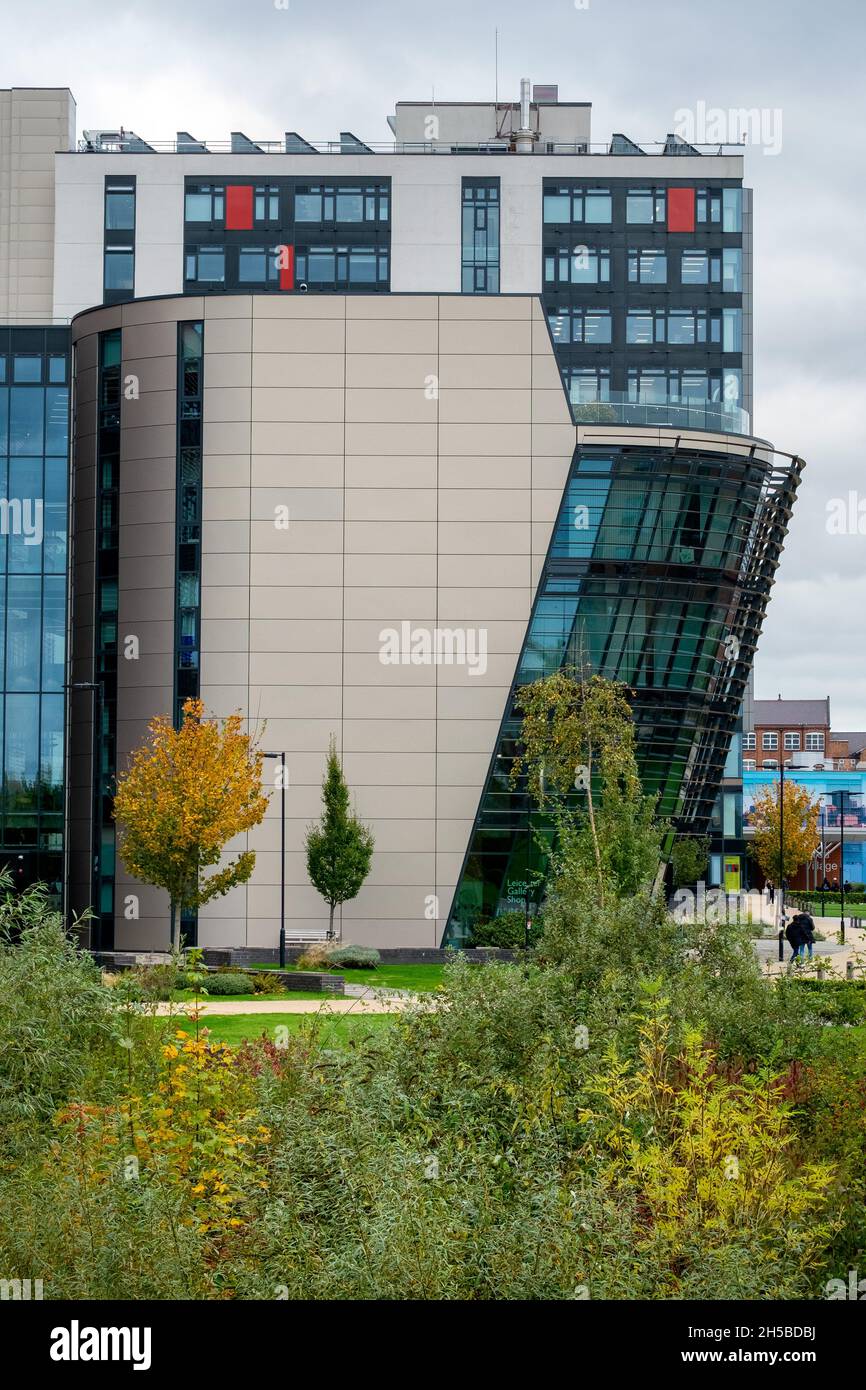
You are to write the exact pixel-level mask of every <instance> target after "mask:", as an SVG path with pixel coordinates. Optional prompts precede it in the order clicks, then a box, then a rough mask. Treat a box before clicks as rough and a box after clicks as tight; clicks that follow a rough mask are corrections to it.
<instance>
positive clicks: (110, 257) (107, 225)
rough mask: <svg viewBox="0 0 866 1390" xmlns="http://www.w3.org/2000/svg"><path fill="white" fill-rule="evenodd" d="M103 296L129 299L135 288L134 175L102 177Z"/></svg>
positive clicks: (110, 300)
mask: <svg viewBox="0 0 866 1390" xmlns="http://www.w3.org/2000/svg"><path fill="white" fill-rule="evenodd" d="M102 236H103V271H102V298H103V300H104V302H105V303H106V304H118V303H120V302H121V301H122V300H124V299H131V298H132V295H133V292H134V289H135V177H134V176H132V177H130V178H121V177H120V176H119V175H108V176H106V179H105V217H104V230H103V234H102Z"/></svg>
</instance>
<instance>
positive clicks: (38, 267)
mask: <svg viewBox="0 0 866 1390" xmlns="http://www.w3.org/2000/svg"><path fill="white" fill-rule="evenodd" d="M74 144H75V102H74V100H73V98H72V93H71V92H70V91H69V90H68V89H67V88H65V87H58V88H50V87H12V88H9V89H7V90H5V91H0V323H19V324H27V323H34V324H36V323H39V324H42V323H50V322H51V318H52V301H53V288H54V286H53V273H52V272H53V260H54V154H55V151H56V150H69V149H72V148H74ZM98 298H99V299H101V298H102V294H101V290H100V294H99V296H98ZM91 302H93V301H91Z"/></svg>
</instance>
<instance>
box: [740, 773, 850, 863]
mask: <svg viewBox="0 0 866 1390" xmlns="http://www.w3.org/2000/svg"><path fill="white" fill-rule="evenodd" d="M785 780H786V781H788V782H796V783H797V785H798V786H802V787H806V788H807V789H808V791H809V795H810V797H811V798H812V801H813V802H817V803H818V805H819V807H820V813H819V816H820V818H819V824H820V829H821V844H820V845H819V847H818V849H817V851H816V853H815V855H814V856H813V859H812V861H811V863H810V864H808V865H806V866H804V867H803V868H801V869H799V870H798V872H797V873H796V874H795V876H794V878H793V879H792V881H791V887H792V888H820V886H821V884H822V883H823V881H824V875H825V873H826V876H827V878H828V879H829V881H830V883H831V884H832V883H837V882H838V883H843V882H845V881H847V882H849V883H866V768H862V769H859V768H854V769H847V770H843V769H840V770H833V769H826V768H823V769H817V768H800V767H787V766H786V768H785ZM778 785H779V773H778V772H774V771H772V770H768V769H760V770H756V771H754V772H748V771H746V772H744V773H743V829H744V836H745V840H746V843H747V844H748V841H749V838H750V825H749V820H750V815H751V812H752V810H753V808H754V804H755V796H756V794H757V793H758V792H759V791H761V790H763V789H765V788H766V787H772V786H775V787H776V788H778ZM751 833H753V832H751ZM843 842H844V861H843V860H842V857H841V856H842V852H843ZM751 874H752V878H753V881H755V880H756V879H757V880H760V878H761V875H760V871H759V870H758V868H757V865H755V864H754V861H753V862H752V864H751Z"/></svg>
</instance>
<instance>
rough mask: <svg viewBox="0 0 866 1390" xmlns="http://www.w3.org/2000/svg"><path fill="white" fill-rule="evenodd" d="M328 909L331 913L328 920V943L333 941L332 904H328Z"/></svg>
mask: <svg viewBox="0 0 866 1390" xmlns="http://www.w3.org/2000/svg"><path fill="white" fill-rule="evenodd" d="M329 907H330V911H331V916H330V918H329V920H328V940H329V941H333V939H334V903H330V904H329Z"/></svg>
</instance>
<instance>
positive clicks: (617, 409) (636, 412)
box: [571, 391, 751, 435]
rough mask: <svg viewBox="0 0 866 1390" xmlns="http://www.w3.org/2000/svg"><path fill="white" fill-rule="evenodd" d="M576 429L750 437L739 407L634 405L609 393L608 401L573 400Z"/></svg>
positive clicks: (703, 403)
mask: <svg viewBox="0 0 866 1390" xmlns="http://www.w3.org/2000/svg"><path fill="white" fill-rule="evenodd" d="M571 407H572V410H573V411H574V418H575V420H576V421H577V423H578V424H579V425H606V424H611V425H643V426H649V427H651V428H653V429H675V430H706V431H709V432H710V433H715V434H745V435H748V434H750V433H751V421H750V419H749V415H748V413H747V412H746V411H745V410H741V409H740V407H739V406H735V405H726V404H725V403H724V402H721V401H700V400H697V401H695V400H690V401H662V402H650V401H635V400H631V399H630V398H629V397H628V395H627V394H626V392H623V391H621V392H616V391H611V392H610V396H609V398H608V399H607V400H603V401H599V400H596V401H585V400H575V399H574V398H572V402H571Z"/></svg>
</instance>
